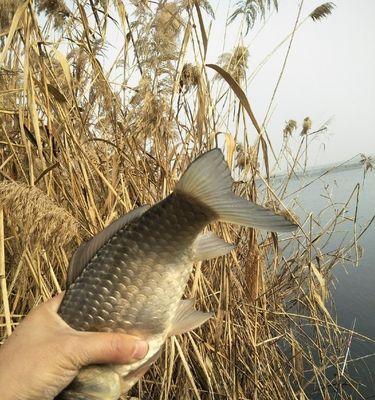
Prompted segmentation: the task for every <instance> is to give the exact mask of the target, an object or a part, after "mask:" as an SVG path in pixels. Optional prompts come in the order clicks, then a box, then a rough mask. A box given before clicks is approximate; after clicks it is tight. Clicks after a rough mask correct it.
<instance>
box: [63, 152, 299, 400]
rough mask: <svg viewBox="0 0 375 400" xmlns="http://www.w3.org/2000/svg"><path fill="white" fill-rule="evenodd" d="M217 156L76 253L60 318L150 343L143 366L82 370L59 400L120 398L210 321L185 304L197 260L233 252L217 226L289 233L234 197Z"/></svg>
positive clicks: (289, 226)
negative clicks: (172, 346) (172, 347)
mask: <svg viewBox="0 0 375 400" xmlns="http://www.w3.org/2000/svg"><path fill="white" fill-rule="evenodd" d="M232 183H233V181H232V178H231V176H230V171H229V168H228V166H227V164H226V162H225V160H224V157H223V154H222V153H221V151H220V150H218V149H215V150H212V151H209V152H207V153H205V154H203V155H202V156H200V157H198V158H197V159H196V160H195V161H194V162H193V163H192V164H191V165H190V166H189V167H188V169H187V170H186V171H185V173H184V174H183V176H182V177H181V179H180V181H179V182H178V184H177V185H176V188H175V190H174V192H173V193H172V194H171V195H169V196H168V197H166V198H165V199H164V200H162V201H161V202H159V203H157V204H155V205H154V206H153V207H151V208H147V207H140V208H139V209H136V210H133V211H132V212H130V213H129V214H127V215H125V216H122V217H120V218H119V219H118V220H116V221H114V222H113V223H112V224H111V225H110V226H108V227H106V228H105V229H104V230H103V231H101V232H99V233H98V234H97V235H96V236H94V237H93V238H92V239H91V240H89V241H88V242H86V243H84V244H82V245H81V246H80V247H79V248H78V249H77V251H76V252H75V253H74V255H73V257H72V260H71V262H70V267H69V272H68V288H67V290H66V293H65V296H64V299H63V301H62V303H61V306H60V309H59V311H58V312H59V314H60V316H61V317H62V318H63V319H64V320H65V321H66V322H67V323H68V324H69V325H70V326H71V327H73V328H75V329H77V330H83V331H101V332H107V331H108V332H113V331H120V332H124V333H127V334H133V335H136V336H138V337H140V338H143V339H145V340H147V342H148V345H149V350H148V353H147V355H146V357H145V358H144V359H143V360H140V361H137V362H134V363H132V364H130V365H100V366H87V367H84V368H83V369H82V370H81V371H80V373H79V374H78V376H77V377H76V378H75V379H74V380H73V382H72V383H71V384H70V385H69V386H68V387H67V388H66V389H65V390H64V391H63V392H62V393H61V394H60V395H58V397H57V398H56V400H57V399H58V400H78V399H85V400H95V399H96V400H117V399H118V398H119V396H120V394H122V393H125V392H126V391H128V390H129V389H130V388H131V387H132V386H133V385H134V384H135V383H136V382H137V381H138V380H139V379H140V378H141V377H142V375H143V374H144V373H145V372H146V371H147V369H148V368H149V367H150V365H151V364H152V363H153V362H154V361H155V360H156V359H157V357H158V355H159V354H160V352H161V349H162V346H163V344H164V342H165V340H166V339H167V338H168V337H169V336H173V335H179V334H181V333H184V332H188V331H190V330H192V329H194V328H196V327H198V326H200V325H201V324H203V323H204V322H205V321H207V320H208V319H209V318H211V317H212V314H211V313H204V312H201V311H196V310H195V309H194V307H193V305H194V301H193V300H192V299H190V300H189V299H188V300H181V298H182V296H183V293H184V290H185V287H186V284H187V281H188V279H189V276H190V273H191V271H192V266H193V262H194V261H198V260H204V259H209V258H214V257H218V256H221V255H225V254H228V253H229V252H230V251H231V250H233V248H234V246H233V245H230V244H228V243H225V242H224V241H223V240H222V239H219V238H218V237H216V236H215V235H214V234H213V233H206V234H201V231H202V230H203V229H204V228H205V226H206V225H207V224H209V223H210V222H212V221H216V220H218V221H225V222H230V223H235V224H239V225H243V226H252V227H257V228H261V229H267V230H271V231H284V232H289V231H292V230H294V229H295V228H296V225H294V224H293V223H291V222H290V221H288V220H287V219H285V218H284V217H282V216H277V215H275V214H274V213H273V212H271V211H270V210H267V209H265V208H263V207H261V206H258V205H256V204H254V203H251V202H249V201H247V200H245V199H242V198H240V197H237V196H236V195H235V194H234V193H233V192H232V191H231V185H232Z"/></svg>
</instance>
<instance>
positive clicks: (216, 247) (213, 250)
mask: <svg viewBox="0 0 375 400" xmlns="http://www.w3.org/2000/svg"><path fill="white" fill-rule="evenodd" d="M235 247H236V246H235V245H233V244H230V243H227V242H226V241H224V240H223V239H220V238H219V237H217V236H216V235H215V234H214V233H213V232H207V233H203V234H201V235H199V236H198V237H197V239H196V240H195V242H194V244H193V252H194V260H195V261H202V260H208V259H210V258H215V257H220V256H224V255H225V254H228V253H229V252H231V251H232V250H233V249H234V248H235Z"/></svg>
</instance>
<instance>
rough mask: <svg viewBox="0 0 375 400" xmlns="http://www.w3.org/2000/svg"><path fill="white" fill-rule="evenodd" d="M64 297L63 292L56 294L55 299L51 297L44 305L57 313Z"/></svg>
mask: <svg viewBox="0 0 375 400" xmlns="http://www.w3.org/2000/svg"><path fill="white" fill-rule="evenodd" d="M64 295H65V291H63V292H61V293H59V294H57V295H56V296H55V297H52V299H51V300H48V301H46V303H45V304H46V305H48V307H50V309H51V310H52V311H54V312H57V311H58V309H59V307H60V304H61V302H62V299H63V298H64Z"/></svg>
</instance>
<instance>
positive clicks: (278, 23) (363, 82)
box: [207, 0, 375, 165]
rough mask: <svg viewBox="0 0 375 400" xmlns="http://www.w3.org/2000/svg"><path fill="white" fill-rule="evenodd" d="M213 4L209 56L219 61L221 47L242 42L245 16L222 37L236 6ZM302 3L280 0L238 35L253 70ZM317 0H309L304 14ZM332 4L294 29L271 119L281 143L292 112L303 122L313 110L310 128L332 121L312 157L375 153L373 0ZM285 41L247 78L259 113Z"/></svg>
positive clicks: (220, 0)
mask: <svg viewBox="0 0 375 400" xmlns="http://www.w3.org/2000/svg"><path fill="white" fill-rule="evenodd" d="M211 4H212V5H213V8H214V11H215V21H214V22H213V24H212V26H211V30H210V32H209V51H208V56H207V62H208V63H210V62H213V63H215V62H217V57H218V55H219V54H221V53H222V52H223V51H230V50H231V49H232V48H233V46H234V45H235V44H236V43H238V40H239V37H240V36H239V32H240V25H241V24H240V21H239V20H236V22H234V23H232V24H231V25H230V26H229V27H228V28H227V31H226V35H225V37H226V40H225V42H223V41H222V40H221V38H223V33H224V30H225V28H226V26H225V21H226V20H227V15H228V8H229V10H230V12H232V11H233V9H234V7H235V2H230V1H228V0H214V1H211ZM299 4H300V1H298V0H280V1H279V12H276V11H274V12H272V13H271V15H269V16H268V17H267V18H266V23H258V24H257V25H256V26H255V27H254V29H252V30H251V31H250V32H249V34H248V35H247V36H244V37H243V38H242V39H241V40H243V44H244V45H246V46H248V48H249V51H250V59H249V71H248V72H249V76H250V75H251V74H252V73H253V72H254V70H255V69H256V67H257V66H258V65H259V63H261V61H262V60H263V59H264V57H266V56H267V55H268V54H269V53H270V52H271V51H272V50H273V49H274V48H275V47H276V46H277V45H278V44H279V43H280V42H281V41H282V39H284V38H285V37H286V36H287V35H288V33H290V32H291V31H292V29H293V26H294V23H295V20H296V17H297V12H298V6H299ZM320 4H322V1H314V0H305V1H304V5H303V9H302V14H301V17H302V19H303V18H304V17H305V16H307V15H308V14H309V13H310V12H311V11H312V10H314V9H315V7H317V6H318V5H320ZM335 4H336V8H335V9H334V11H333V14H332V15H330V16H328V17H327V18H326V19H323V20H321V21H320V22H313V21H312V20H311V19H309V20H308V21H306V22H305V23H304V24H303V25H302V26H301V27H300V28H299V29H298V31H297V32H296V35H295V38H294V41H293V44H292V48H291V52H290V55H289V58H288V62H287V66H286V70H285V74H284V76H283V79H282V81H281V84H280V86H279V90H278V92H277V95H276V98H275V101H274V103H273V107H272V113H271V119H270V121H269V123H268V125H267V132H268V134H269V136H270V139H271V141H272V142H273V143H274V144H275V147H276V148H277V147H278V146H280V145H281V142H282V129H283V127H284V126H285V121H287V120H289V119H295V120H296V121H297V122H298V123H299V124H300V126H301V124H302V121H303V119H304V118H305V117H306V116H309V117H310V118H311V119H312V121H313V126H312V128H313V130H315V129H319V128H320V127H321V126H322V125H324V124H325V123H326V122H327V121H330V122H329V125H328V126H329V129H328V131H327V133H326V134H323V135H319V136H318V139H317V140H316V141H315V143H314V144H313V145H312V147H311V149H310V150H311V151H312V153H313V154H312V161H311V165H320V164H327V163H331V162H340V161H344V160H346V159H349V158H351V157H353V156H354V155H356V154H358V153H365V154H375V124H374V118H375V24H374V20H375V1H374V0H358V1H356V2H352V1H345V0H336V1H335ZM215 38H220V40H215ZM223 43H224V44H223ZM287 46H288V42H287V43H286V45H284V46H283V47H282V48H280V49H279V50H278V51H277V52H276V53H275V54H274V55H273V56H272V58H271V59H270V60H269V61H268V62H267V64H266V65H265V66H264V67H263V68H262V69H261V70H260V71H259V72H258V73H257V74H256V75H255V77H254V79H252V80H251V82H250V84H249V85H248V88H247V95H248V96H249V98H250V101H251V104H252V107H253V110H254V113H255V115H256V117H257V119H258V121H263V119H264V117H265V114H266V110H267V108H268V104H269V102H270V98H271V96H272V92H273V90H274V87H275V84H276V81H277V79H278V76H279V73H280V70H281V67H282V64H283V61H284V58H285V54H286V50H287ZM294 140H295V141H296V142H297V140H299V139H297V138H295V139H294Z"/></svg>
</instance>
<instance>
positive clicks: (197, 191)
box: [175, 149, 297, 232]
mask: <svg viewBox="0 0 375 400" xmlns="http://www.w3.org/2000/svg"><path fill="white" fill-rule="evenodd" d="M232 184H233V179H232V177H231V173H230V170H229V168H228V164H227V162H226V161H225V159H224V156H223V153H222V152H221V150H219V149H214V150H211V151H208V152H207V153H204V154H203V155H201V156H200V157H198V158H197V159H196V160H195V161H194V162H193V163H192V164H190V166H189V167H188V169H187V170H186V171H185V173H184V174H183V175H182V177H181V179H180V181H179V182H178V184H177V185H176V189H175V190H176V191H178V192H182V193H184V194H186V195H188V196H191V197H193V198H195V199H197V200H198V201H200V202H202V203H204V204H205V205H206V206H208V207H209V208H210V209H211V210H212V212H213V214H214V215H215V219H216V220H219V221H224V222H229V223H233V224H238V225H243V226H250V227H254V228H259V229H264V230H268V231H272V232H290V231H293V230H295V229H296V228H297V225H295V224H294V223H292V222H291V221H289V220H288V219H286V218H285V217H283V216H281V215H276V214H275V213H274V212H273V211H271V210H268V209H266V208H264V207H262V206H260V205H258V204H255V203H252V202H251V201H248V200H246V199H243V198H241V197H238V196H236V195H235V194H234V193H233V192H232V190H231V187H232Z"/></svg>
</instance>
